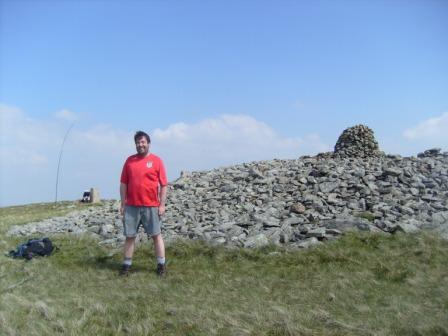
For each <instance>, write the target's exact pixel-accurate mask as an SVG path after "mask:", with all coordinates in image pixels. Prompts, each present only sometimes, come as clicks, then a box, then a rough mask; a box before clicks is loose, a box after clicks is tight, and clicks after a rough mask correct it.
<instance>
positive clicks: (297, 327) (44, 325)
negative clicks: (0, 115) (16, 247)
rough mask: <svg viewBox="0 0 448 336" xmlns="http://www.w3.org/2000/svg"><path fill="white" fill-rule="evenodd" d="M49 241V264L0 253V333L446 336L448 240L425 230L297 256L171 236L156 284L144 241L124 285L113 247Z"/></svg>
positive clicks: (350, 240)
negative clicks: (165, 266)
mask: <svg viewBox="0 0 448 336" xmlns="http://www.w3.org/2000/svg"><path fill="white" fill-rule="evenodd" d="M6 225H10V224H4V222H3V220H2V222H1V226H2V229H1V230H4V227H3V226H6ZM2 232H4V231H2ZM52 238H53V240H54V241H55V243H56V244H57V245H58V246H59V247H60V250H59V251H58V252H57V253H55V254H54V255H52V256H51V257H49V258H40V259H33V260H32V261H31V262H26V261H22V260H12V259H9V258H6V257H4V256H2V257H0V258H1V262H0V295H1V298H2V299H1V301H0V325H1V334H5V335H24V334H26V335H50V334H51V335H54V334H56V335H58V334H60V335H126V334H129V335H403V336H404V335H406V336H407V335H448V314H446V312H447V311H448V267H447V266H448V262H447V260H448V242H447V241H444V240H441V239H439V238H437V237H435V236H432V235H429V234H423V233H421V234H413V235H405V234H397V235H394V236H383V235H365V234H354V233H351V234H347V235H345V236H344V237H342V238H341V239H339V240H336V241H334V242H331V243H328V244H325V245H324V246H321V247H318V248H314V249H311V250H305V251H303V250H301V251H291V250H287V249H283V248H279V247H274V246H268V247H264V248H261V249H256V250H245V249H226V248H223V247H213V246H210V245H207V244H206V243H204V242H201V241H190V242H185V241H178V242H176V243H173V244H172V245H171V246H169V247H168V248H167V259H168V260H169V265H168V270H169V274H168V277H167V278H166V279H159V278H158V277H157V276H156V275H155V272H154V268H155V261H154V259H155V256H154V253H153V251H152V246H150V245H149V244H147V245H145V246H140V247H139V248H138V250H137V251H136V255H135V258H134V265H133V270H134V272H133V273H132V274H131V275H130V276H129V277H128V278H124V279H123V278H120V277H118V276H117V270H118V268H119V265H120V262H121V258H122V257H121V251H116V250H108V249H106V248H104V247H101V246H98V244H97V242H95V241H93V240H90V239H88V238H86V237H74V236H64V235H59V236H54V237H52ZM2 239H5V241H6V243H8V244H9V243H12V242H13V240H10V239H9V238H5V237H2ZM12 247H13V246H12ZM12 247H11V248H12Z"/></svg>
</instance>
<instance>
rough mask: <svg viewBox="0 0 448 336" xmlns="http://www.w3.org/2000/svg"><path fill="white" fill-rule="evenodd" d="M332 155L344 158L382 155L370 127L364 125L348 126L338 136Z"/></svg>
mask: <svg viewBox="0 0 448 336" xmlns="http://www.w3.org/2000/svg"><path fill="white" fill-rule="evenodd" d="M334 155H335V156H338V157H341V158H345V157H354V158H369V157H376V156H381V155H384V153H383V152H381V151H380V150H379V147H378V142H377V141H376V140H375V136H374V134H373V131H372V129H370V128H369V127H368V126H365V125H356V126H353V127H349V128H347V129H346V130H344V132H342V134H341V135H340V136H339V139H338V141H337V142H336V145H335V146H334Z"/></svg>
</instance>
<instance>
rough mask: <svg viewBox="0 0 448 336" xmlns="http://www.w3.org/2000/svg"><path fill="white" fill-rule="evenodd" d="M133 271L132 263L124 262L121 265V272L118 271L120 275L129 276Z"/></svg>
mask: <svg viewBox="0 0 448 336" xmlns="http://www.w3.org/2000/svg"><path fill="white" fill-rule="evenodd" d="M130 272H131V265H126V264H123V265H121V269H120V272H118V275H120V276H128V275H129V273H130Z"/></svg>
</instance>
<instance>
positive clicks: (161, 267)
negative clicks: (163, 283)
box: [157, 264, 166, 278]
mask: <svg viewBox="0 0 448 336" xmlns="http://www.w3.org/2000/svg"><path fill="white" fill-rule="evenodd" d="M157 275H158V276H160V277H162V278H164V277H166V264H157Z"/></svg>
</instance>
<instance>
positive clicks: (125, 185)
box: [120, 183, 128, 215]
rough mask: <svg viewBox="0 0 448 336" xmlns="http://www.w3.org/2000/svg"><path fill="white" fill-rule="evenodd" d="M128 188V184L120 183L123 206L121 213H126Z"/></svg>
mask: <svg viewBox="0 0 448 336" xmlns="http://www.w3.org/2000/svg"><path fill="white" fill-rule="evenodd" d="M127 190H128V185H127V184H124V183H120V199H121V207H120V213H121V214H122V215H123V214H124V205H125V204H126V194H127Z"/></svg>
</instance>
